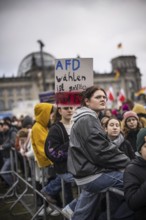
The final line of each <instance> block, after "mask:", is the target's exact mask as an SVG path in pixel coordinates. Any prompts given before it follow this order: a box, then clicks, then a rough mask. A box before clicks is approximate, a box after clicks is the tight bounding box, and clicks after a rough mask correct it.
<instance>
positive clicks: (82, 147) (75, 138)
mask: <svg viewBox="0 0 146 220" xmlns="http://www.w3.org/2000/svg"><path fill="white" fill-rule="evenodd" d="M106 101H107V94H106V92H105V91H104V90H103V89H101V88H98V87H96V86H91V87H89V88H87V89H86V90H85V91H83V92H82V100H81V105H82V106H81V108H79V109H77V110H76V112H75V113H74V115H73V121H74V124H73V127H72V129H71V134H70V147H69V149H68V172H70V173H72V174H73V176H74V178H75V181H76V183H77V185H78V186H80V188H81V190H82V191H81V194H80V196H79V199H78V201H77V204H76V207H75V211H74V214H73V216H72V218H71V219H72V220H79V219H82V220H87V219H90V220H93V219H94V218H95V216H96V214H97V210H96V208H95V207H96V206H97V204H98V202H99V193H100V192H101V191H102V190H104V189H107V188H108V187H110V186H112V187H116V188H123V170H124V169H125V167H126V166H127V164H128V162H129V158H128V157H127V156H126V155H125V154H124V153H123V152H121V151H120V150H119V148H118V146H117V145H116V144H115V143H113V142H111V141H110V140H109V139H108V138H107V136H106V133H105V131H104V129H103V127H102V126H101V123H100V120H99V118H98V116H99V113H100V112H101V111H102V110H104V109H105V106H106Z"/></svg>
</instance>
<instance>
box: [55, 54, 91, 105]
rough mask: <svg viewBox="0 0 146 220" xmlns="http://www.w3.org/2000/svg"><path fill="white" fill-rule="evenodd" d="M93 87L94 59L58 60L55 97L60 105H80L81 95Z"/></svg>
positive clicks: (56, 64) (56, 62) (56, 63)
mask: <svg viewBox="0 0 146 220" xmlns="http://www.w3.org/2000/svg"><path fill="white" fill-rule="evenodd" d="M92 85H93V59H92V58H76V59H56V61H55V97H56V102H57V104H58V105H76V106H78V105H80V93H81V92H82V91H83V90H85V89H86V88H87V87H89V86H92Z"/></svg>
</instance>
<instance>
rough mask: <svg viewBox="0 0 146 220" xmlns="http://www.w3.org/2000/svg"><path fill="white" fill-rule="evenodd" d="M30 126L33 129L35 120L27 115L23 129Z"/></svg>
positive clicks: (23, 122)
mask: <svg viewBox="0 0 146 220" xmlns="http://www.w3.org/2000/svg"><path fill="white" fill-rule="evenodd" d="M29 125H30V126H31V127H32V125H33V119H32V117H30V116H29V115H26V116H25V117H24V119H23V121H22V127H23V128H27V127H28V126H29Z"/></svg>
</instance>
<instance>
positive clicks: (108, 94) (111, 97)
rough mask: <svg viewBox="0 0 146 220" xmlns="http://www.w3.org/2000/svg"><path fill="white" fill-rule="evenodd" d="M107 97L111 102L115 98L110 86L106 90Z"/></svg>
mask: <svg viewBox="0 0 146 220" xmlns="http://www.w3.org/2000/svg"><path fill="white" fill-rule="evenodd" d="M107 97H108V100H109V101H111V102H113V101H114V100H115V96H114V91H113V87H112V86H111V87H110V88H109V89H108V91H107Z"/></svg>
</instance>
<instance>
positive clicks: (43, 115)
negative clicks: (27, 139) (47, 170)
mask: <svg viewBox="0 0 146 220" xmlns="http://www.w3.org/2000/svg"><path fill="white" fill-rule="evenodd" d="M52 106H53V105H52V104H49V103H39V104H37V105H36V106H35V108H34V114H35V121H36V122H35V124H34V125H33V127H32V131H31V142H32V147H33V150H34V154H35V158H36V160H37V164H38V166H39V167H46V166H49V165H52V164H53V163H52V162H51V161H50V160H49V159H48V158H47V157H46V155H45V151H44V146H45V141H46V138H47V135H48V132H49V129H48V124H49V120H50V114H51V110H52Z"/></svg>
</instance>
